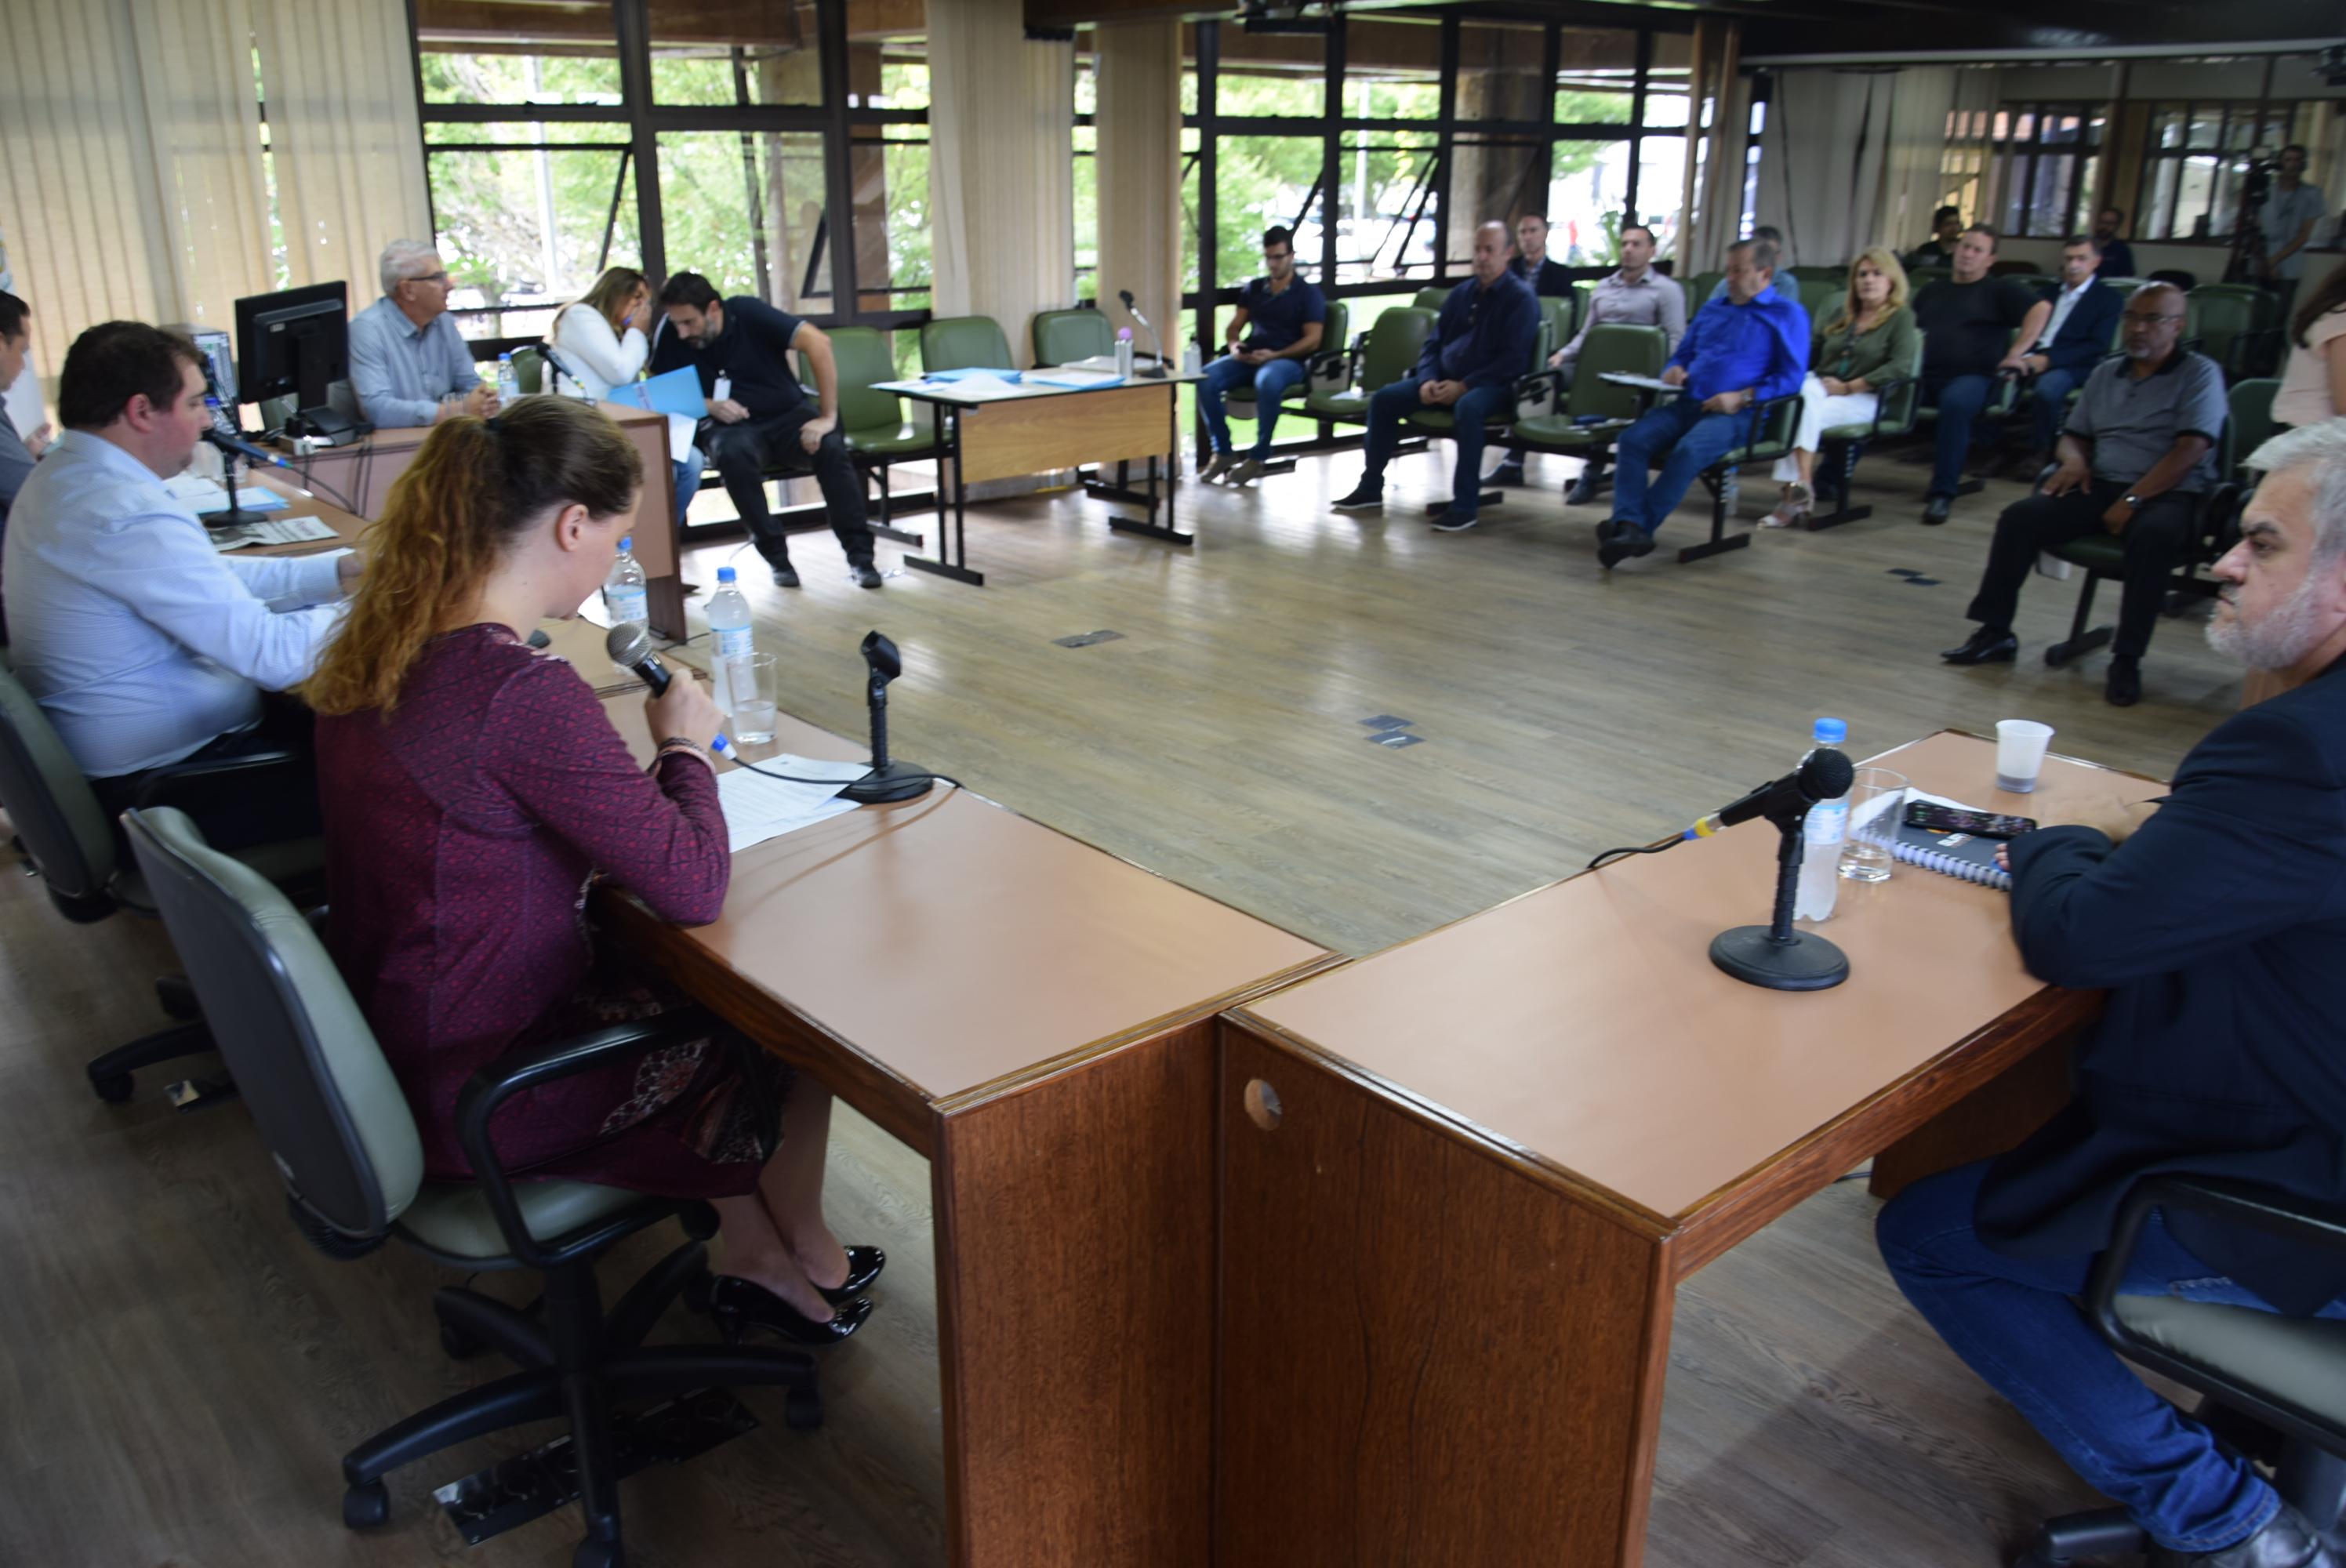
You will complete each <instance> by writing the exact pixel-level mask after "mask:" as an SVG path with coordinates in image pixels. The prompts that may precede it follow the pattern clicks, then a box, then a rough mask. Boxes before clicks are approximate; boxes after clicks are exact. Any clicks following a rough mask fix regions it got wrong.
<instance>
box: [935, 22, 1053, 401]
mask: <svg viewBox="0 0 2346 1568" xmlns="http://www.w3.org/2000/svg"><path fill="white" fill-rule="evenodd" d="M928 23H929V91H930V99H929V190H930V192H931V194H932V196H933V199H934V202H935V211H936V216H935V222H934V225H933V228H932V229H931V230H930V244H931V249H932V255H933V258H934V262H935V268H936V280H935V286H934V289H933V295H932V297H933V300H934V301H935V304H934V307H933V308H934V310H935V311H936V313H937V314H938V315H940V316H966V315H979V316H991V317H993V318H994V320H995V321H998V322H1000V323H1001V324H1002V331H1003V332H1004V334H1005V336H1006V337H1008V339H1009V340H1010V352H1011V357H1012V359H1013V360H1014V361H1015V362H1016V363H1017V364H1018V365H1021V366H1025V365H1027V364H1030V363H1032V362H1033V361H1034V342H1033V335H1032V333H1031V332H1030V331H1029V330H1028V329H1029V324H1030V323H1031V322H1032V321H1033V320H1034V317H1035V312H1036V311H1052V310H1062V309H1066V307H1069V306H1072V305H1073V304H1074V303H1075V302H1076V233H1075V207H1076V188H1075V148H1074V143H1073V141H1072V139H1071V137H1070V134H1069V127H1072V126H1073V125H1074V124H1075V114H1076V49H1075V45H1074V43H1073V42H1072V41H1068V42H1051V43H1045V42H1030V41H1029V40H1028V39H1027V37H1026V24H1025V12H1024V9H1023V0H929V7H928Z"/></svg>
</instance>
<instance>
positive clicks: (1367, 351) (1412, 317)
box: [1303, 305, 1433, 424]
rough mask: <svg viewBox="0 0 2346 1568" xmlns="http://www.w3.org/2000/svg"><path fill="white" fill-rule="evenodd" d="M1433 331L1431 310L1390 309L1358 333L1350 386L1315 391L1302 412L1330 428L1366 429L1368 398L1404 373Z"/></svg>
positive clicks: (1410, 367)
mask: <svg viewBox="0 0 2346 1568" xmlns="http://www.w3.org/2000/svg"><path fill="white" fill-rule="evenodd" d="M1432 333H1433V311H1421V310H1419V309H1418V308H1417V307H1415V306H1413V305H1394V306H1391V307H1389V308H1388V309H1387V310H1386V311H1384V312H1383V313H1382V314H1381V315H1380V316H1378V317H1377V320H1376V324H1375V325H1374V326H1372V327H1371V328H1370V329H1369V330H1368V331H1366V332H1364V333H1362V341H1361V346H1360V348H1359V350H1358V351H1356V352H1355V353H1354V354H1353V355H1352V365H1353V369H1352V376H1351V378H1350V379H1349V381H1348V382H1346V383H1345V384H1344V385H1343V386H1341V387H1337V388H1330V387H1321V386H1314V387H1313V388H1312V389H1311V391H1310V392H1308V393H1306V394H1305V396H1304V399H1303V409H1304V412H1306V413H1309V414H1310V415H1311V417H1312V418H1314V419H1319V420H1325V421H1327V422H1328V423H1331V424H1366V423H1368V421H1369V399H1370V397H1371V396H1372V394H1373V393H1374V392H1376V391H1377V390H1378V389H1379V388H1381V387H1388V386H1391V385H1392V383H1393V382H1397V381H1399V380H1401V379H1402V377H1403V376H1405V375H1407V374H1409V372H1411V370H1412V369H1413V368H1414V367H1415V366H1416V364H1417V357H1418V355H1420V354H1422V353H1423V352H1424V351H1425V340H1426V339H1427V337H1429V336H1430V335H1431V334H1432Z"/></svg>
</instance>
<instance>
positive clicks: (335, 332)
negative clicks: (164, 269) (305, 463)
mask: <svg viewBox="0 0 2346 1568" xmlns="http://www.w3.org/2000/svg"><path fill="white" fill-rule="evenodd" d="M236 349H237V354H236V357H237V368H238V369H239V370H240V371H241V372H243V374H242V377H241V382H242V385H241V386H240V395H241V396H242V398H243V399H244V401H245V402H262V401H263V400H265V399H268V398H277V397H291V398H292V399H293V400H294V405H293V406H294V407H295V409H296V410H297V411H298V412H296V413H295V414H294V415H293V417H292V418H291V419H289V420H287V421H286V422H285V431H286V433H287V434H289V435H323V436H335V435H341V434H345V433H349V432H351V431H352V429H353V428H354V427H353V426H352V423H351V421H350V419H349V417H348V416H347V415H344V414H342V413H339V412H336V411H335V410H334V409H333V408H332V406H331V404H330V403H329V402H328V401H327V391H326V389H327V388H328V387H330V386H331V385H332V384H333V383H334V382H338V381H343V380H346V379H347V378H348V377H349V375H350V373H351V363H350V359H351V353H350V286H349V285H348V284H346V283H339V282H337V283H312V284H311V285H310V286H309V287H308V288H306V289H288V290H285V291H284V292H282V293H279V294H254V295H252V296H250V297H249V298H247V299H242V300H238V301H237V302H236Z"/></svg>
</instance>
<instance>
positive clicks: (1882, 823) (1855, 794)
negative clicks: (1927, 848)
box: [1841, 768, 1908, 882]
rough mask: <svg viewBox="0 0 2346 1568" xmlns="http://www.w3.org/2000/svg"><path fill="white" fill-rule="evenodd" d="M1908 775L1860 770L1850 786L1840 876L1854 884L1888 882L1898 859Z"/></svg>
mask: <svg viewBox="0 0 2346 1568" xmlns="http://www.w3.org/2000/svg"><path fill="white" fill-rule="evenodd" d="M1907 788H1908V785H1907V782H1906V775H1904V774H1903V773H1893V772H1892V771H1891V770H1890V769H1887V768H1861V769H1858V770H1857V777H1856V778H1855V779H1853V780H1851V784H1850V787H1849V832H1848V835H1847V836H1846V837H1845V838H1843V839H1842V840H1841V875H1842V876H1844V877H1847V878H1848V879H1849V880H1850V881H1853V882H1886V881H1889V880H1890V873H1891V871H1892V869H1893V868H1894V867H1895V866H1896V865H1897V864H1898V857H1897V856H1896V855H1894V854H1892V852H1891V849H1890V847H1891V846H1892V844H1894V843H1896V842H1897V841H1898V824H1899V823H1900V822H1901V821H1902V820H1904V819H1905V816H1906V791H1907Z"/></svg>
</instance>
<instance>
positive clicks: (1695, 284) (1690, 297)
mask: <svg viewBox="0 0 2346 1568" xmlns="http://www.w3.org/2000/svg"><path fill="white" fill-rule="evenodd" d="M1726 277H1727V274H1726V273H1724V272H1698V273H1696V274H1695V275H1694V276H1693V277H1691V278H1689V279H1688V280H1687V286H1686V308H1687V320H1688V321H1693V320H1694V313H1695V312H1696V311H1699V310H1701V309H1702V307H1703V301H1705V300H1709V298H1710V291H1711V290H1713V289H1716V288H1718V287H1719V284H1720V283H1721V282H1722V281H1723V280H1725V279H1726Z"/></svg>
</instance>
